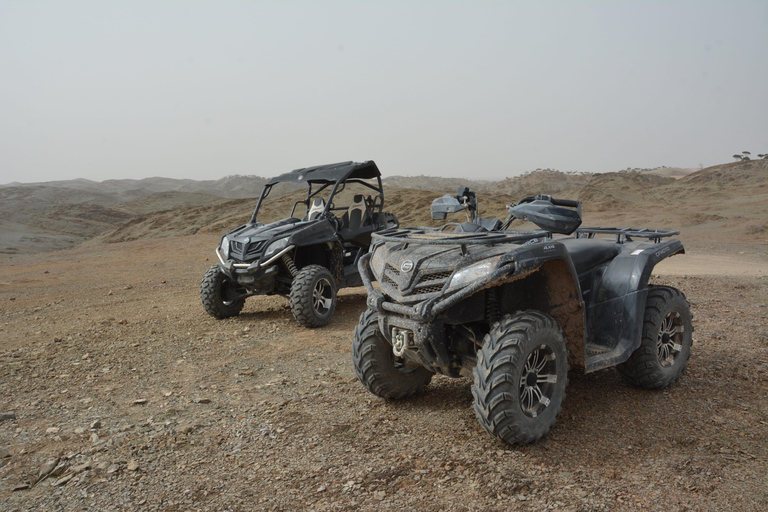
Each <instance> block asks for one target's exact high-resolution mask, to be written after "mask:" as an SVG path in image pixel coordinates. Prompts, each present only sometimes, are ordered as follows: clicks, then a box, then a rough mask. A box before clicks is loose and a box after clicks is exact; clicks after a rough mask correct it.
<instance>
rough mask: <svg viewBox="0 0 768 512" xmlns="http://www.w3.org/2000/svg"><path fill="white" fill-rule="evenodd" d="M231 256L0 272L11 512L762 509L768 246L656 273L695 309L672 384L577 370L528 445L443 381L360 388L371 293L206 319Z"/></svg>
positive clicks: (459, 386)
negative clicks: (356, 336) (358, 369)
mask: <svg viewBox="0 0 768 512" xmlns="http://www.w3.org/2000/svg"><path fill="white" fill-rule="evenodd" d="M217 240H218V236H211V235H205V236H203V235H196V236H190V237H184V238H175V239H162V240H144V241H134V242H125V243H119V244H111V245H100V246H95V247H88V248H85V247H81V248H76V249H71V250H66V251H60V252H56V253H50V254H46V255H35V256H29V257H21V256H14V257H13V259H12V260H10V261H6V263H5V264H4V265H3V266H2V267H0V304H2V307H1V308H0V339H2V344H1V345H0V392H1V394H0V396H1V397H2V398H0V418H2V419H0V510H9V511H10V510H169V511H174V510H217V511H219V510H286V511H287V510H440V509H442V510H499V511H501V510H562V511H595V510H606V511H608V510H611V511H613V510H630V511H648V510H659V511H676V510H707V511H708V510H712V511H721V510H746V511H762V510H766V508H768V484H767V483H766V475H767V474H768V462H767V461H768V445H767V444H766V442H765V439H766V438H767V437H768V403H767V402H766V396H768V322H767V321H766V319H768V277H766V276H767V274H766V261H765V259H764V258H763V257H762V256H761V254H762V253H761V250H762V249H760V250H754V251H752V250H750V249H749V248H747V250H745V251H744V252H745V254H744V255H740V254H739V251H738V250H737V251H732V250H731V249H725V250H713V251H710V252H711V254H710V255H709V256H708V253H707V251H706V250H704V249H702V248H698V249H697V250H696V251H690V253H689V254H688V255H685V256H676V257H674V258H672V259H670V260H668V262H665V264H664V265H662V266H660V267H659V269H658V272H657V274H659V275H657V276H656V278H655V281H656V282H658V283H665V284H670V285H673V286H677V287H678V288H680V289H681V290H683V291H684V292H685V293H686V294H687V296H688V298H689V300H690V301H691V304H692V309H693V312H694V314H695V319H694V325H695V329H696V330H695V332H694V346H693V351H692V356H691V360H690V363H689V367H688V369H687V370H686V372H685V373H684V374H683V377H682V378H681V380H680V381H679V382H678V383H677V384H675V385H674V386H672V387H670V388H669V389H667V390H664V391H661V392H648V391H644V390H640V389H636V388H633V387H631V386H629V385H627V384H625V383H624V382H623V381H622V380H621V378H620V377H619V375H618V373H617V372H616V371H615V370H613V369H609V370H604V371H600V372H596V373H591V374H587V375H584V374H579V373H577V372H572V375H570V379H569V381H570V383H569V387H568V396H567V399H566V401H565V404H564V409H563V413H562V415H561V417H560V418H559V420H558V422H557V423H556V424H555V426H554V428H553V429H552V431H551V432H550V434H549V436H548V437H547V438H545V439H544V440H543V441H541V442H539V443H537V444H536V445H533V446H526V447H513V446H508V445H504V444H502V443H501V442H498V441H496V440H494V439H493V438H491V437H489V436H488V435H487V434H486V433H485V432H484V431H483V430H482V428H481V427H480V426H479V425H478V424H477V422H476V420H475V418H474V414H473V412H472V410H471V393H470V389H469V385H470V383H469V381H468V380H451V379H447V378H442V377H438V378H435V379H434V380H433V382H432V384H430V386H429V387H428V388H427V389H426V391H425V393H424V394H423V395H421V396H419V397H417V398H415V399H412V400H408V401H404V402H390V401H385V400H382V399H379V398H377V397H375V396H373V395H371V394H369V393H368V392H367V391H366V390H365V389H364V388H363V386H362V385H361V384H359V383H358V382H357V380H356V378H355V376H354V372H353V369H352V364H351V357H350V340H351V336H352V331H353V329H354V326H355V324H356V323H357V320H358V316H359V314H360V313H361V312H362V310H363V308H364V307H365V305H364V293H363V290H362V289H352V290H345V291H344V292H343V293H342V295H341V299H340V303H339V307H338V309H337V313H336V315H335V317H334V320H333V322H332V323H331V324H330V325H328V326H327V327H325V328H322V329H317V330H306V329H302V328H300V327H298V326H297V325H296V324H295V323H294V322H293V320H292V318H291V316H290V312H289V310H288V307H287V303H286V301H285V300H284V299H280V298H266V297H259V298H254V299H249V301H248V302H247V303H246V307H245V310H244V312H243V314H241V315H240V316H239V317H237V318H234V319H230V320H226V321H216V320H214V319H212V318H210V317H208V316H207V315H205V314H204V312H203V310H202V308H201V306H200V303H199V297H198V286H199V281H200V278H201V277H202V275H203V273H204V272H205V270H206V269H207V268H208V267H209V266H210V265H211V264H212V263H213V261H212V259H213V257H212V256H213V255H212V248H213V247H214V246H215V244H216V241H217ZM742 256H743V258H742ZM742 271H744V273H742Z"/></svg>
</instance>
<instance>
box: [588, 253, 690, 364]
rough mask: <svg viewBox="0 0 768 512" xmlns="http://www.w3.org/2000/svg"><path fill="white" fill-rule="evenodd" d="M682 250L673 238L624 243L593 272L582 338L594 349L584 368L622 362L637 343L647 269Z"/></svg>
mask: <svg viewBox="0 0 768 512" xmlns="http://www.w3.org/2000/svg"><path fill="white" fill-rule="evenodd" d="M684 253H685V249H684V248H683V244H682V242H680V241H679V240H677V239H669V240H665V241H663V242H660V243H654V242H643V243H632V244H626V249H625V250H623V251H622V252H621V253H620V254H619V255H618V256H616V258H614V260H613V261H611V262H610V263H609V264H608V265H607V266H606V267H605V270H604V272H603V274H602V276H595V281H594V283H593V290H592V293H593V300H592V301H591V305H590V306H588V307H587V315H586V316H587V329H586V331H587V332H586V338H587V343H588V344H590V345H591V346H594V347H596V349H597V353H596V354H595V355H593V356H588V357H587V364H586V370H587V371H588V372H590V371H594V370H599V369H601V368H606V367H609V366H614V365H616V364H619V363H622V362H624V361H626V360H627V359H628V358H629V356H630V355H631V354H632V352H634V351H635V349H637V347H638V346H640V340H641V337H642V328H643V316H644V312H645V301H646V298H647V296H648V280H649V279H650V277H651V272H652V271H653V269H654V267H655V266H656V265H657V264H658V263H659V262H660V261H661V260H663V259H666V258H668V257H670V256H673V255H675V254H684Z"/></svg>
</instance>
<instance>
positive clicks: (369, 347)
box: [352, 309, 432, 399]
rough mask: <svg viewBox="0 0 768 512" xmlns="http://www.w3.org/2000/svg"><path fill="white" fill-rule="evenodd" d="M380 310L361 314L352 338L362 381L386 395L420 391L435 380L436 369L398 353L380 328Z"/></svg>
mask: <svg viewBox="0 0 768 512" xmlns="http://www.w3.org/2000/svg"><path fill="white" fill-rule="evenodd" d="M378 317H379V315H378V313H377V312H376V311H374V310H371V309H369V310H367V311H365V312H363V314H362V315H360V323H359V324H358V325H357V327H355V339H354V340H353V341H352V362H353V363H354V367H355V374H356V375H357V378H358V379H359V380H360V382H362V383H363V385H364V386H365V387H366V388H367V389H368V391H370V392H371V393H373V394H374V395H377V396H380V397H382V398H391V399H402V398H408V397H410V396H413V395H415V394H417V393H419V392H420V391H421V390H422V389H424V387H425V386H427V384H429V382H430V381H431V380H432V372H430V371H429V370H427V369H426V368H424V367H422V366H417V365H413V364H408V361H407V360H406V359H405V358H402V357H396V356H395V354H394V353H393V352H392V345H390V344H389V343H388V342H387V340H385V339H384V336H382V334H381V331H379V321H378Z"/></svg>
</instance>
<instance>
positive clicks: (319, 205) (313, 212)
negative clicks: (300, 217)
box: [305, 197, 325, 220]
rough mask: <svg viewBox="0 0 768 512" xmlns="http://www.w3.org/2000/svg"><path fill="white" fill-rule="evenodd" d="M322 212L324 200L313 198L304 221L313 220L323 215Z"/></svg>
mask: <svg viewBox="0 0 768 512" xmlns="http://www.w3.org/2000/svg"><path fill="white" fill-rule="evenodd" d="M323 210H325V200H324V199H323V198H322V197H316V198H314V199H313V200H312V207H311V208H310V209H309V211H308V212H307V217H306V219H305V220H315V219H316V218H318V217H319V216H320V214H321V213H323Z"/></svg>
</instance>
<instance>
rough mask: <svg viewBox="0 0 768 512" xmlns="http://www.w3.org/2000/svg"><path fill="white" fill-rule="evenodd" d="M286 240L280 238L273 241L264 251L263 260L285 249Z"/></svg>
mask: <svg viewBox="0 0 768 512" xmlns="http://www.w3.org/2000/svg"><path fill="white" fill-rule="evenodd" d="M288 238H289V237H285V238H281V239H280V240H275V241H274V242H272V243H271V244H269V245H268V246H267V250H266V251H264V259H267V258H269V257H270V256H272V255H273V254H275V253H277V252H279V251H281V250H283V249H285V247H286V246H287V245H288Z"/></svg>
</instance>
